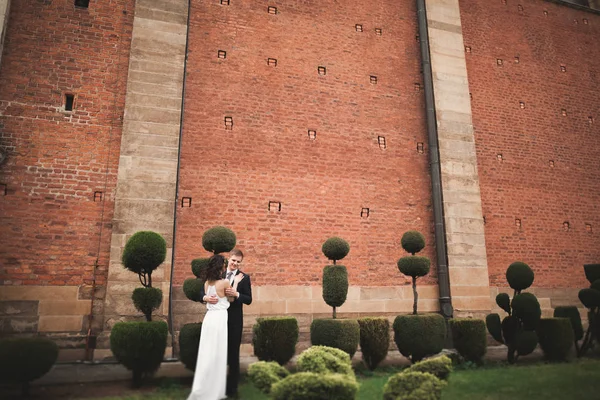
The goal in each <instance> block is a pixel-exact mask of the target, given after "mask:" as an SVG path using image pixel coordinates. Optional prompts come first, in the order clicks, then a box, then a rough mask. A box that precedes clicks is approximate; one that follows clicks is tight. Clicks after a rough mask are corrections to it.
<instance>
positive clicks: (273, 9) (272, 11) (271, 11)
mask: <svg viewBox="0 0 600 400" xmlns="http://www.w3.org/2000/svg"><path fill="white" fill-rule="evenodd" d="M267 12H268V13H269V14H273V15H275V14H277V7H274V6H269V7H267Z"/></svg>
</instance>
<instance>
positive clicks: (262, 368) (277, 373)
mask: <svg viewBox="0 0 600 400" xmlns="http://www.w3.org/2000/svg"><path fill="white" fill-rule="evenodd" d="M289 374H290V373H289V371H288V370H287V369H285V368H283V367H282V366H281V365H279V364H278V363H276V362H275V361H258V362H255V363H253V364H251V365H250V366H249V367H248V378H250V381H251V382H252V383H253V384H254V386H256V387H257V388H258V389H259V390H260V391H262V392H264V393H267V394H269V393H270V392H271V387H272V386H273V385H274V384H275V383H277V382H279V381H280V380H282V379H283V378H285V377H286V376H288V375H289Z"/></svg>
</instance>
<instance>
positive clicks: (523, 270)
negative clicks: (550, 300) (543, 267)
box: [506, 261, 534, 291]
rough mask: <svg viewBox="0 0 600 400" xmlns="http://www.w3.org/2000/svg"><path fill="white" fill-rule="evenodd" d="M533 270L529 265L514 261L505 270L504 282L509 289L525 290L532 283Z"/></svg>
mask: <svg viewBox="0 0 600 400" xmlns="http://www.w3.org/2000/svg"><path fill="white" fill-rule="evenodd" d="M533 278H534V274H533V270H532V269H531V268H530V267H529V265H527V264H525V263H524V262H521V261H516V262H514V263H512V264H510V265H509V267H508V269H507V270H506V280H507V281H508V284H509V286H510V287H511V288H513V289H514V290H517V291H521V290H524V289H527V288H528V287H529V286H531V284H532V283H533Z"/></svg>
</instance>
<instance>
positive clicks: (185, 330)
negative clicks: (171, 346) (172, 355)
mask: <svg viewBox="0 0 600 400" xmlns="http://www.w3.org/2000/svg"><path fill="white" fill-rule="evenodd" d="M201 332H202V323H201V322H198V323H192V324H185V325H183V326H182V327H181V331H180V332H179V360H181V362H182V363H183V365H185V367H186V368H187V369H189V370H190V371H195V370H196V362H197V361H198V346H199V345H200V334H201Z"/></svg>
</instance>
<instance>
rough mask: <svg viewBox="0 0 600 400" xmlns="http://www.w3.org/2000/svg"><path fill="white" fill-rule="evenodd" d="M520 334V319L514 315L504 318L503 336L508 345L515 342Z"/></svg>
mask: <svg viewBox="0 0 600 400" xmlns="http://www.w3.org/2000/svg"><path fill="white" fill-rule="evenodd" d="M518 332H519V319H518V318H517V317H515V316H513V315H509V316H507V317H504V319H503V320H502V336H503V337H504V342H505V343H506V344H508V343H511V342H513V341H514V340H515V336H516V335H517V333H518Z"/></svg>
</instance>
